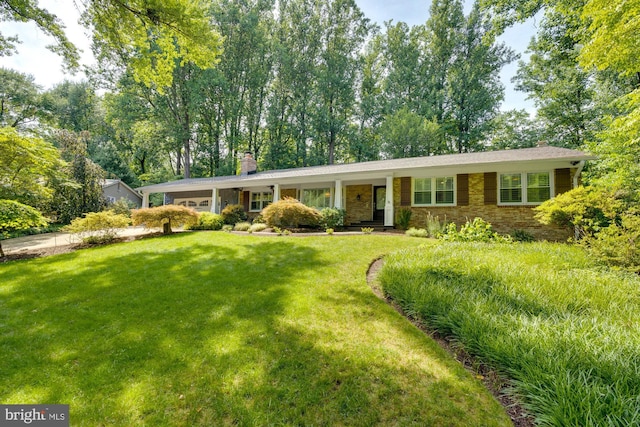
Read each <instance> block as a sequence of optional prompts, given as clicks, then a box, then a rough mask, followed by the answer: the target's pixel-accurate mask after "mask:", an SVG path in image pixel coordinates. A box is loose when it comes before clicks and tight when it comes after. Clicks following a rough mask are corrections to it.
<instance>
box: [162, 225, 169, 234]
mask: <svg viewBox="0 0 640 427" xmlns="http://www.w3.org/2000/svg"><path fill="white" fill-rule="evenodd" d="M162 234H171V223H170V222H165V223H164V224H162Z"/></svg>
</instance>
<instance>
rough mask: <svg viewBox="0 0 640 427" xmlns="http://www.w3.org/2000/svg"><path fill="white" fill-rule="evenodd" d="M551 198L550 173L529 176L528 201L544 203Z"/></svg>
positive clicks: (529, 174) (530, 174)
mask: <svg viewBox="0 0 640 427" xmlns="http://www.w3.org/2000/svg"><path fill="white" fill-rule="evenodd" d="M550 198H551V183H550V182H549V174H548V173H528V174H527V201H528V202H529V203H542V202H544V201H545V200H549V199H550Z"/></svg>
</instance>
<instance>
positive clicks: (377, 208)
mask: <svg viewBox="0 0 640 427" xmlns="http://www.w3.org/2000/svg"><path fill="white" fill-rule="evenodd" d="M386 201H387V187H373V220H374V221H384V205H385V203H386Z"/></svg>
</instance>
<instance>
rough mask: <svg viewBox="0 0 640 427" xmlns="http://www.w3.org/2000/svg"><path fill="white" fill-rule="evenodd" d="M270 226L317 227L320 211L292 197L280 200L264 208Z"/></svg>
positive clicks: (263, 213) (263, 214) (265, 217)
mask: <svg viewBox="0 0 640 427" xmlns="http://www.w3.org/2000/svg"><path fill="white" fill-rule="evenodd" d="M262 216H263V217H264V219H265V221H267V225H269V227H292V228H298V227H301V226H302V227H317V226H318V223H319V221H320V213H319V212H318V211H317V210H315V209H313V208H310V207H308V206H305V205H304V204H302V203H301V202H299V201H298V200H296V199H292V198H289V197H287V198H285V199H282V200H278V201H277V202H274V203H272V204H270V205H269V206H267V207H266V208H264V209H263V210H262Z"/></svg>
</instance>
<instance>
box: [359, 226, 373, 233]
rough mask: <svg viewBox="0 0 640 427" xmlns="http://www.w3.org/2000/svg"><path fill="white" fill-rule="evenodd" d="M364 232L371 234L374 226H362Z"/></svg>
mask: <svg viewBox="0 0 640 427" xmlns="http://www.w3.org/2000/svg"><path fill="white" fill-rule="evenodd" d="M360 230H361V231H362V232H363V233H364V234H371V233H373V227H362V228H361V229H360Z"/></svg>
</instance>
